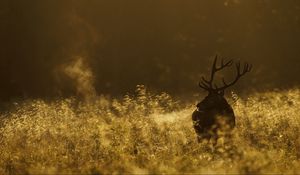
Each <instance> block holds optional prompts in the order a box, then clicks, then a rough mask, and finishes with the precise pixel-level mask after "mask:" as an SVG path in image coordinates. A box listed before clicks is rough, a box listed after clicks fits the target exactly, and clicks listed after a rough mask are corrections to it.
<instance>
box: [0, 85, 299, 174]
mask: <svg viewBox="0 0 300 175" xmlns="http://www.w3.org/2000/svg"><path fill="white" fill-rule="evenodd" d="M230 102H231V104H232V106H233V108H234V110H235V113H236V116H237V119H236V123H237V127H236V128H235V130H234V135H233V138H232V139H231V140H230V141H229V142H223V140H222V138H221V139H219V140H218V145H217V146H215V147H213V146H212V145H210V143H208V142H201V143H198V142H197V140H196V135H195V133H194V130H193V127H192V121H191V113H192V112H193V110H194V104H181V103H180V102H178V101H174V100H173V99H172V98H171V97H170V96H169V95H168V94H165V93H162V94H159V95H155V94H151V93H149V92H147V91H146V89H145V88H144V87H143V86H138V88H137V92H136V94H135V95H132V96H130V95H126V96H125V97H124V98H123V99H110V98H107V97H101V96H100V97H97V99H96V100H95V101H90V102H80V101H78V100H76V99H72V98H71V99H63V100H57V101H55V102H45V101H43V100H31V101H25V102H22V103H20V104H15V108H14V109H12V110H11V111H10V112H7V113H5V114H2V115H1V118H2V119H1V127H0V174H24V173H26V174H105V173H109V174H111V173H136V174H147V173H168V174H173V173H206V174H207V173H243V174H253V173H297V172H299V171H300V137H299V136H300V135H299V133H300V116H299V114H300V90H299V89H292V90H287V91H280V92H279V91H273V92H265V93H256V94H251V95H249V98H248V99H239V98H238V96H237V95H235V94H234V95H233V98H230Z"/></svg>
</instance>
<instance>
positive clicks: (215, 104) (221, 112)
mask: <svg viewBox="0 0 300 175" xmlns="http://www.w3.org/2000/svg"><path fill="white" fill-rule="evenodd" d="M192 120H193V123H194V129H195V131H196V133H197V135H198V136H199V137H201V138H204V139H210V138H214V137H216V136H217V131H218V130H221V129H222V128H223V129H224V130H226V129H232V128H234V126H235V115H234V112H233V109H232V107H231V106H230V105H229V104H228V102H227V100H226V99H225V98H224V97H223V96H220V95H218V94H209V95H208V96H207V97H205V99H204V100H202V101H201V102H200V103H198V104H197V109H196V110H195V111H194V112H193V115H192Z"/></svg>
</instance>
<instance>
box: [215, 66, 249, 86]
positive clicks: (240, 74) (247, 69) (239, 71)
mask: <svg viewBox="0 0 300 175" xmlns="http://www.w3.org/2000/svg"><path fill="white" fill-rule="evenodd" d="M236 70H237V75H236V77H235V79H234V80H233V81H232V82H231V83H229V84H227V83H226V82H225V79H224V78H223V79H222V81H223V83H224V86H223V87H221V88H217V89H216V90H218V91H222V90H225V89H226V88H228V87H230V86H232V85H234V84H235V83H236V82H237V81H238V80H239V79H240V78H241V77H242V76H243V75H245V74H246V73H247V72H250V71H251V70H252V65H249V64H248V63H245V65H244V69H243V71H242V72H241V63H240V62H238V63H236Z"/></svg>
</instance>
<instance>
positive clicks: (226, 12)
mask: <svg viewBox="0 0 300 175" xmlns="http://www.w3.org/2000/svg"><path fill="white" fill-rule="evenodd" d="M0 21H1V23H0V38H1V42H0V43H1V44H0V80H1V85H0V99H1V100H2V101H3V100H4V101H6V100H9V99H12V98H36V97H41V98H45V97H61V96H62V97H63V96H70V95H76V93H77V91H78V89H76V83H75V84H74V83H72V82H73V80H72V78H70V77H68V76H66V75H65V74H64V73H63V72H62V71H61V68H62V67H63V66H65V65H68V64H69V63H70V62H72V60H73V58H74V57H78V56H80V57H82V58H83V60H84V63H85V64H86V65H88V66H89V68H90V71H91V72H92V74H93V83H92V84H93V85H94V87H95V90H96V92H97V93H98V94H111V95H115V96H117V95H123V94H125V93H126V92H128V91H134V89H135V87H136V85H137V84H144V85H146V86H148V87H149V88H151V89H154V90H157V91H167V92H169V93H171V94H174V95H182V94H188V93H189V94H193V93H197V92H199V91H200V89H199V87H198V86H197V84H198V82H199V81H200V78H201V76H202V75H203V73H205V72H207V71H208V69H209V68H210V63H211V62H212V60H213V57H214V56H215V54H217V53H218V54H219V55H221V56H222V57H224V58H228V59H235V60H241V61H242V62H244V61H247V62H249V63H251V64H252V65H253V66H254V69H253V71H252V72H251V74H249V75H248V76H247V77H246V79H247V80H245V81H241V82H239V84H237V86H235V87H234V90H236V91H248V90H249V89H258V90H259V89H272V88H289V87H291V86H297V85H299V83H300V78H299V76H298V75H299V73H300V69H299V67H300V61H299V56H300V49H299V48H298V47H299V45H300V31H299V29H300V1H294V0H285V1H282V0H272V1H270V0H247V1H240V0H214V1H199V0H189V1H182V0H165V1H161V0H143V1H141V0H129V1H123V0H110V1H99V0H89V1H86V0H76V1H75V0H74V1H73V0H43V1H40V0H28V1H23V0H2V1H1V2H0ZM79 75H81V74H79ZM224 75H226V77H227V75H232V72H228V73H226V72H225V73H224ZM220 76H223V75H220Z"/></svg>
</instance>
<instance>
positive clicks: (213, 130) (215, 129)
mask: <svg viewBox="0 0 300 175" xmlns="http://www.w3.org/2000/svg"><path fill="white" fill-rule="evenodd" d="M217 62H218V56H216V57H215V59H214V62H213V64H212V70H211V74H210V79H209V80H207V79H206V78H205V77H204V76H202V77H201V81H200V82H199V84H198V85H199V87H200V88H201V89H203V90H205V91H207V92H208V95H207V96H206V97H205V98H204V99H203V100H202V101H201V102H199V103H198V104H197V106H196V107H197V108H196V110H195V111H194V112H193V114H192V121H193V126H194V130H195V132H196V134H197V138H198V142H200V141H201V140H204V139H205V140H211V139H213V140H216V139H218V137H219V134H218V133H220V132H221V133H222V132H223V133H226V132H228V133H230V131H232V130H233V128H234V127H235V114H234V111H233V108H232V107H231V105H230V104H229V103H228V102H227V100H226V99H225V97H224V91H225V90H226V89H227V88H229V87H231V86H233V85H234V84H236V83H237V82H238V80H239V79H240V78H241V77H243V76H244V75H245V74H246V73H248V72H250V71H251V70H252V65H249V64H248V63H245V64H244V66H243V68H241V63H240V61H239V62H237V63H235V67H236V76H235V79H234V80H233V81H231V82H230V83H227V82H226V81H225V78H222V82H223V86H220V87H218V85H217V84H216V83H214V78H215V74H216V73H217V72H219V71H221V70H223V69H225V68H229V67H231V66H232V65H233V63H234V62H233V60H229V61H227V62H226V61H224V60H223V59H222V60H221V64H220V65H219V66H217Z"/></svg>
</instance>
